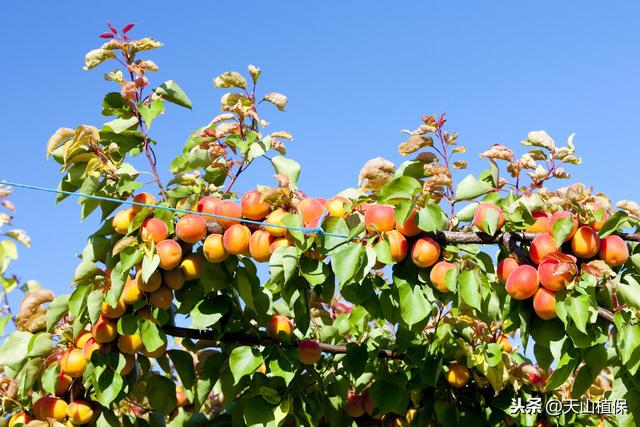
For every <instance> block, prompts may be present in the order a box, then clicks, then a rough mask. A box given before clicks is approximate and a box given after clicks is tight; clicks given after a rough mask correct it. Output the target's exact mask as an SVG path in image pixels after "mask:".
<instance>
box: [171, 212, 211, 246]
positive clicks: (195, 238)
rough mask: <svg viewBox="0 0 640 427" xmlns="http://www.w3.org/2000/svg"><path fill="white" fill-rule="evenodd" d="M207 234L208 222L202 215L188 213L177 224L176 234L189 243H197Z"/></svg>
mask: <svg viewBox="0 0 640 427" xmlns="http://www.w3.org/2000/svg"><path fill="white" fill-rule="evenodd" d="M206 235H207V223H206V222H205V220H204V219H202V217H201V216H199V215H196V214H187V215H185V216H183V217H182V218H180V219H179V220H178V223H177V224H176V236H177V237H178V239H180V240H182V241H183V242H187V243H191V244H194V243H197V242H199V241H200V240H202V239H204V236H206Z"/></svg>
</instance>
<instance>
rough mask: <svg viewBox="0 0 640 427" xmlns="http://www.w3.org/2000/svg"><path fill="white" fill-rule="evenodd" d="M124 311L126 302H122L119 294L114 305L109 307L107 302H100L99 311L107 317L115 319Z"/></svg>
mask: <svg viewBox="0 0 640 427" xmlns="http://www.w3.org/2000/svg"><path fill="white" fill-rule="evenodd" d="M126 312H127V304H126V303H125V302H124V299H123V298H122V296H120V299H119V300H118V302H117V303H116V306H115V307H111V306H110V305H109V303H107V302H106V301H105V302H103V303H102V309H101V310H100V313H101V314H102V315H103V316H104V317H108V318H109V319H117V318H119V317H122V316H124V313H126ZM83 345H84V344H83ZM78 347H80V346H78Z"/></svg>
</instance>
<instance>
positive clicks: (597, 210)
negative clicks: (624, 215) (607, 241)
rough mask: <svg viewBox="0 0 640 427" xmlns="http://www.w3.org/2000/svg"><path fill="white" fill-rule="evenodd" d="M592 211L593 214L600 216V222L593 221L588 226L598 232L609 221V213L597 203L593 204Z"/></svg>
mask: <svg viewBox="0 0 640 427" xmlns="http://www.w3.org/2000/svg"><path fill="white" fill-rule="evenodd" d="M592 206H593V210H594V212H595V213H599V214H601V215H602V217H601V219H600V220H597V219H596V220H594V221H593V222H592V223H591V224H589V226H590V227H591V228H593V229H594V230H596V231H600V230H601V229H602V226H603V225H604V223H605V222H607V220H608V219H609V216H610V215H609V212H607V210H606V208H605V207H604V206H602V205H600V204H598V203H593V204H592Z"/></svg>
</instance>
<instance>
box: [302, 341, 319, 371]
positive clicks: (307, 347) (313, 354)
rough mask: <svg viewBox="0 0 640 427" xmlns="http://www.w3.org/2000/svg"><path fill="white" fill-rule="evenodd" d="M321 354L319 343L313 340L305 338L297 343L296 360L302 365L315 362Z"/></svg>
mask: <svg viewBox="0 0 640 427" xmlns="http://www.w3.org/2000/svg"><path fill="white" fill-rule="evenodd" d="M321 355H322V351H321V350H320V345H319V344H318V343H317V342H316V341H314V340H309V339H306V340H302V341H301V342H300V344H298V360H299V361H300V363H302V364H304V365H313V364H315V363H317V362H318V361H319V360H320V357H321Z"/></svg>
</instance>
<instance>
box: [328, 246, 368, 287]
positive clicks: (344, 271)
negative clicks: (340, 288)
mask: <svg viewBox="0 0 640 427" xmlns="http://www.w3.org/2000/svg"><path fill="white" fill-rule="evenodd" d="M364 253H365V247H364V246H363V245H361V244H359V243H355V242H349V243H347V244H346V245H344V246H343V249H341V250H339V251H338V252H336V253H335V254H334V255H333V257H331V267H332V268H333V271H334V273H335V274H336V277H337V278H338V280H339V281H340V283H342V284H344V283H347V282H349V281H350V280H351V279H352V278H353V277H354V276H355V275H356V272H357V270H358V267H359V266H360V264H361V262H362V258H363V257H364Z"/></svg>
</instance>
